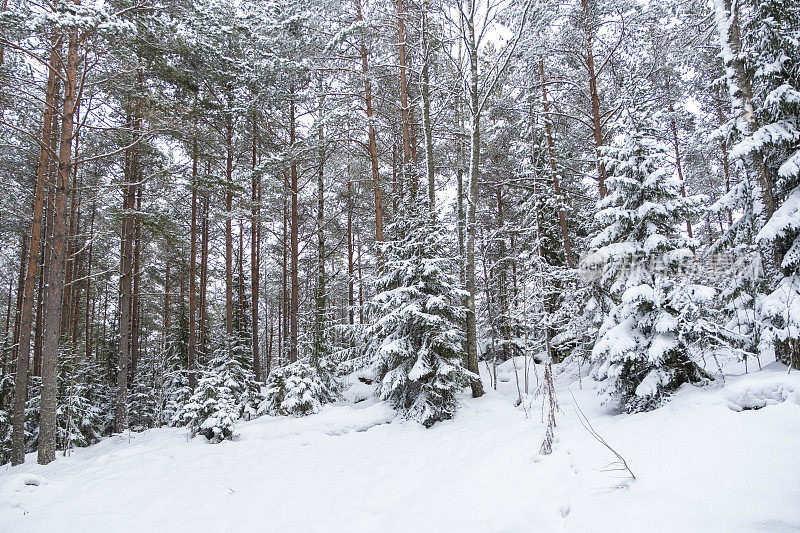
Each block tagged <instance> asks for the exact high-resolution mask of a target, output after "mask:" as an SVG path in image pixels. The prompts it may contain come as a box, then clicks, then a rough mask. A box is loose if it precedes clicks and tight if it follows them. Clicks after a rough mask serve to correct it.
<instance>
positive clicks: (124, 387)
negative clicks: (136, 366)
mask: <svg viewBox="0 0 800 533" xmlns="http://www.w3.org/2000/svg"><path fill="white" fill-rule="evenodd" d="M128 124H129V125H130V124H132V121H131V119H130V117H129V120H128ZM123 179H124V180H125V182H124V183H123V184H122V193H123V205H122V208H123V213H124V214H123V218H122V243H121V250H120V277H119V292H120V298H119V353H118V360H117V396H116V409H115V414H114V431H115V432H117V433H122V432H123V431H125V429H127V424H128V421H127V418H128V380H129V376H128V370H129V365H130V359H131V322H132V321H131V307H132V296H133V241H134V238H135V231H136V222H135V219H134V216H133V210H134V209H135V207H136V184H135V181H136V170H135V168H134V158H133V155H132V152H131V150H126V151H125V172H124V176H123Z"/></svg>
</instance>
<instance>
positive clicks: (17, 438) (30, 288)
mask: <svg viewBox="0 0 800 533" xmlns="http://www.w3.org/2000/svg"><path fill="white" fill-rule="evenodd" d="M57 42H58V41H56V42H55V43H53V44H52V47H53V48H52V49H51V53H50V65H51V68H50V70H49V72H48V76H47V88H46V90H45V106H44V116H43V119H42V145H43V147H42V148H41V150H40V151H39V163H38V165H37V167H36V183H35V185H34V193H33V217H32V219H31V236H30V244H29V245H28V258H27V259H28V261H27V263H28V265H27V268H26V269H25V281H24V283H23V285H22V286H20V287H18V289H17V291H18V292H19V293H20V294H22V307H21V309H20V320H19V340H18V342H17V373H16V376H15V381H14V407H13V413H12V430H11V464H12V465H18V464H22V463H23V462H24V461H25V403H26V402H27V400H28V365H29V361H30V353H31V328H32V325H33V304H34V296H35V291H36V278H37V274H38V268H39V249H40V247H41V243H42V218H43V213H44V197H45V188H46V184H45V180H46V177H47V166H48V161H49V156H48V153H47V150H46V149H45V148H44V146H49V145H50V135H51V133H52V124H53V105H54V103H55V92H56V72H55V65H56V61H57V59H58V58H57V55H56V46H57Z"/></svg>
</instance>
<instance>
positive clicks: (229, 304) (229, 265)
mask: <svg viewBox="0 0 800 533" xmlns="http://www.w3.org/2000/svg"><path fill="white" fill-rule="evenodd" d="M225 120H226V126H225V181H226V183H227V186H226V187H225V333H227V335H228V337H231V336H232V335H233V225H232V224H233V221H232V220H231V214H232V213H231V211H232V210H233V118H232V117H231V116H230V115H228V116H227V117H226V119H225Z"/></svg>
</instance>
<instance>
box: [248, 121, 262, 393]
mask: <svg viewBox="0 0 800 533" xmlns="http://www.w3.org/2000/svg"><path fill="white" fill-rule="evenodd" d="M257 146H258V122H257V121H256V115H255V114H253V159H252V162H251V163H252V170H253V179H252V191H251V201H252V205H251V208H250V216H251V219H250V283H251V284H252V286H251V294H250V299H251V302H250V306H251V309H250V313H251V317H250V318H251V322H252V328H253V329H252V331H253V336H252V350H253V369H254V371H255V377H256V381H263V380H264V377H263V376H262V375H261V357H260V356H259V353H258V285H259V284H258V281H259V280H258V276H259V273H260V264H261V238H260V237H261V219H260V213H259V210H260V208H261V202H260V198H259V188H260V187H261V183H260V180H261V178H260V176H259V175H258V174H257V172H256V165H257V161H256V158H257Z"/></svg>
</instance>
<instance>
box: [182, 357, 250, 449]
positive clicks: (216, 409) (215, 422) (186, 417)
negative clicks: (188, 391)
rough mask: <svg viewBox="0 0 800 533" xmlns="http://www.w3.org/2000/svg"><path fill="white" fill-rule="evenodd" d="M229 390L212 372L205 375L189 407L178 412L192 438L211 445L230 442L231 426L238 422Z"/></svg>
mask: <svg viewBox="0 0 800 533" xmlns="http://www.w3.org/2000/svg"><path fill="white" fill-rule="evenodd" d="M237 411H238V409H237V407H236V403H235V402H234V399H233V393H232V391H231V389H230V388H229V387H227V386H225V384H224V381H223V380H222V378H221V377H220V376H219V375H218V374H217V373H216V372H213V371H210V372H204V373H203V375H202V377H201V378H200V379H199V380H198V381H197V388H196V389H195V392H194V394H192V397H191V398H189V403H187V404H186V405H184V406H183V408H182V409H181V411H180V414H179V416H180V419H181V421H182V423H183V425H185V426H186V427H187V428H188V429H189V431H190V433H191V435H192V436H193V437H194V436H196V435H198V434H200V435H203V436H204V437H205V438H206V439H208V440H209V442H211V443H218V442H222V441H223V440H232V439H233V437H234V436H235V432H234V424H235V422H236V420H238V419H239V415H238V413H237Z"/></svg>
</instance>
